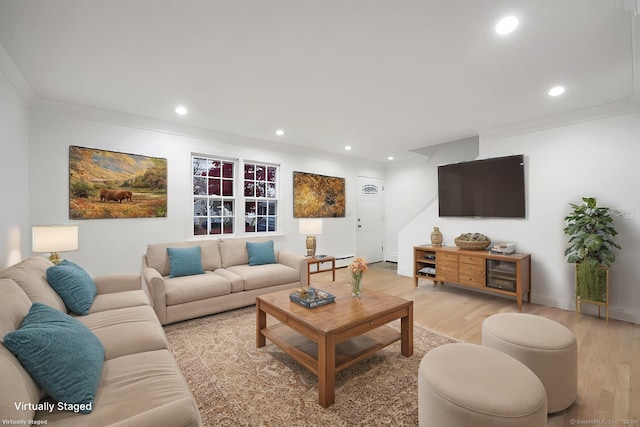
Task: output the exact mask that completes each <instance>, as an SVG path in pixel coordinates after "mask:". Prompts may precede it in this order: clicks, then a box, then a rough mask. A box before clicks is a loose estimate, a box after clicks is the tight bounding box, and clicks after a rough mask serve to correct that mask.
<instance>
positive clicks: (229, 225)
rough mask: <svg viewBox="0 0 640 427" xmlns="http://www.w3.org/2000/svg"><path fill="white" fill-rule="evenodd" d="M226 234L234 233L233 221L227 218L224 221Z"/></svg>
mask: <svg viewBox="0 0 640 427" xmlns="http://www.w3.org/2000/svg"><path fill="white" fill-rule="evenodd" d="M223 224H224V230H223V232H224V234H231V233H233V219H231V218H225V219H224V223H223Z"/></svg>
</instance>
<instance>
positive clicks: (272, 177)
mask: <svg viewBox="0 0 640 427" xmlns="http://www.w3.org/2000/svg"><path fill="white" fill-rule="evenodd" d="M267 181H269V182H275V181H276V168H274V167H273V166H269V167H267Z"/></svg>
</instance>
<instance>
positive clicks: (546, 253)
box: [387, 113, 640, 323]
mask: <svg viewBox="0 0 640 427" xmlns="http://www.w3.org/2000/svg"><path fill="white" fill-rule="evenodd" d="M638 135H640V113H635V114H628V115H621V116H616V117H612V118H606V119H600V120H593V121H590V122H585V123H579V124H572V125H567V126H560V127H556V128H553V129H547V130H541V131H534V132H529V133H522V134H519V135H513V136H506V137H496V138H492V139H484V138H482V136H481V138H480V156H479V158H488V157H497V156H506V155H510V154H520V153H522V154H524V155H525V176H526V185H527V217H526V219H523V220H517V219H513V220H507V219H452V218H438V214H437V203H433V204H432V205H431V206H429V207H428V208H427V209H426V210H425V211H424V212H422V213H421V214H420V215H419V217H418V218H417V219H416V220H415V221H414V222H412V223H411V224H409V225H407V227H406V228H404V229H403V230H402V231H401V232H400V234H399V238H398V245H399V247H398V252H399V254H400V258H399V272H400V273H401V274H405V275H411V274H412V270H411V269H412V252H411V248H412V246H413V245H415V244H420V243H424V242H428V241H429V233H430V231H431V230H432V226H434V225H438V226H439V227H440V230H441V231H442V233H443V234H444V239H445V242H444V243H445V244H449V245H453V239H454V238H455V237H456V236H457V235H459V234H460V233H463V232H479V233H483V234H486V235H487V236H489V237H490V238H491V239H492V240H493V241H494V242H501V241H508V242H515V243H516V245H517V249H518V251H519V252H528V253H531V254H532V289H533V291H532V294H533V301H534V302H537V303H541V304H545V305H550V306H556V307H561V308H565V309H570V310H572V309H573V308H574V306H575V304H574V300H573V292H574V289H573V286H574V285H573V283H574V282H573V280H574V279H573V266H572V265H570V264H567V263H566V258H565V257H564V250H565V248H566V246H567V240H568V239H567V236H565V235H564V234H563V231H562V230H563V228H564V225H565V222H564V217H565V216H566V215H567V214H568V213H569V211H570V209H571V208H570V206H569V203H581V198H582V197H583V196H591V197H596V198H597V199H598V204H599V205H601V206H608V207H610V208H612V209H616V210H618V209H625V208H633V209H635V217H634V219H632V220H624V219H622V218H621V217H615V218H614V226H615V227H616V229H617V231H618V232H619V235H618V239H617V241H618V242H619V243H620V244H621V245H622V248H623V249H622V251H620V252H619V253H618V254H617V260H616V263H615V264H613V266H612V269H611V273H610V278H611V282H610V286H611V289H610V315H611V317H613V318H617V319H621V320H630V321H633V322H636V323H640V269H638V267H637V263H638V259H640V191H639V190H638V189H637V179H636V176H637V171H638V159H640V144H638V137H637V136H638ZM410 166H411V167H412V168H420V167H423V165H410ZM405 173H408V172H405ZM387 182H388V183H393V182H395V180H394V178H392V177H388V178H387ZM387 190H388V191H393V188H390V186H388V187H387ZM427 199H429V197H428V196H427V197H425V200H427ZM411 205H413V202H412V203H411ZM402 208H403V207H402V206H400V207H399V209H402ZM585 307H586V306H585ZM585 311H591V312H593V307H589V308H587V310H585Z"/></svg>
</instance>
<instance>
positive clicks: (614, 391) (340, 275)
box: [311, 263, 640, 427]
mask: <svg viewBox="0 0 640 427" xmlns="http://www.w3.org/2000/svg"><path fill="white" fill-rule="evenodd" d="M348 280H349V272H348V270H347V269H346V268H340V269H337V270H336V281H343V282H347V281H348ZM327 281H331V273H326V272H325V273H318V274H314V275H312V276H311V283H312V285H316V284H317V285H318V287H320V286H321V283H322V282H327ZM363 281H364V282H363V283H364V292H366V290H367V289H375V290H380V291H383V292H386V293H389V294H392V295H397V296H400V297H403V298H406V299H410V300H412V301H413V302H414V308H413V312H414V315H413V316H414V323H415V324H416V325H418V326H422V327H424V328H427V329H432V330H435V331H437V332H440V333H442V334H445V335H449V336H451V337H454V338H457V339H459V340H462V341H465V342H470V343H477V344H480V343H481V340H482V336H481V327H482V322H483V320H484V319H486V318H487V317H488V316H491V315H492V314H496V313H508V312H517V311H518V308H517V306H516V303H515V300H510V299H507V298H503V297H499V296H492V295H484V294H481V293H478V292H474V291H472V290H467V289H462V288H457V287H455V286H453V285H445V286H441V285H434V283H433V282H431V281H428V280H420V282H419V285H418V287H417V288H416V287H415V286H414V280H413V278H411V277H405V276H400V275H397V274H396V273H395V265H394V264H392V263H378V264H372V265H370V268H369V270H368V271H367V272H366V273H365V276H364V279H363ZM532 288H533V293H534V295H535V283H533V284H532ZM522 312H523V313H531V314H536V315H539V316H543V317H547V318H549V319H553V320H555V321H557V322H559V323H561V324H563V325H565V326H566V327H568V328H569V329H571V330H572V331H573V332H574V333H575V335H576V338H577V341H578V397H577V399H576V401H575V402H574V404H573V405H571V406H570V407H569V409H568V410H567V411H565V412H564V413H560V414H558V415H555V416H552V417H549V420H548V425H549V426H554V427H555V426H572V425H621V426H622V425H631V426H633V425H636V426H639V427H640V325H636V324H633V323H628V322H621V321H618V320H613V319H609V324H608V325H607V324H606V323H605V320H604V318H600V319H598V317H597V316H590V315H586V314H583V315H581V316H580V319H579V320H576V314H575V312H573V311H567V310H561V309H557V308H553V307H546V306H543V305H539V304H526V303H525V304H524V306H523V309H522Z"/></svg>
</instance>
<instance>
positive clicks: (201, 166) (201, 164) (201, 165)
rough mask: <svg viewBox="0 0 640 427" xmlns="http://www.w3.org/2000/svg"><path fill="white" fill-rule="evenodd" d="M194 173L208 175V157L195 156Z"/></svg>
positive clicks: (195, 174)
mask: <svg viewBox="0 0 640 427" xmlns="http://www.w3.org/2000/svg"><path fill="white" fill-rule="evenodd" d="M193 175H194V176H206V175H207V159H203V158H201V157H194V158H193Z"/></svg>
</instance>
